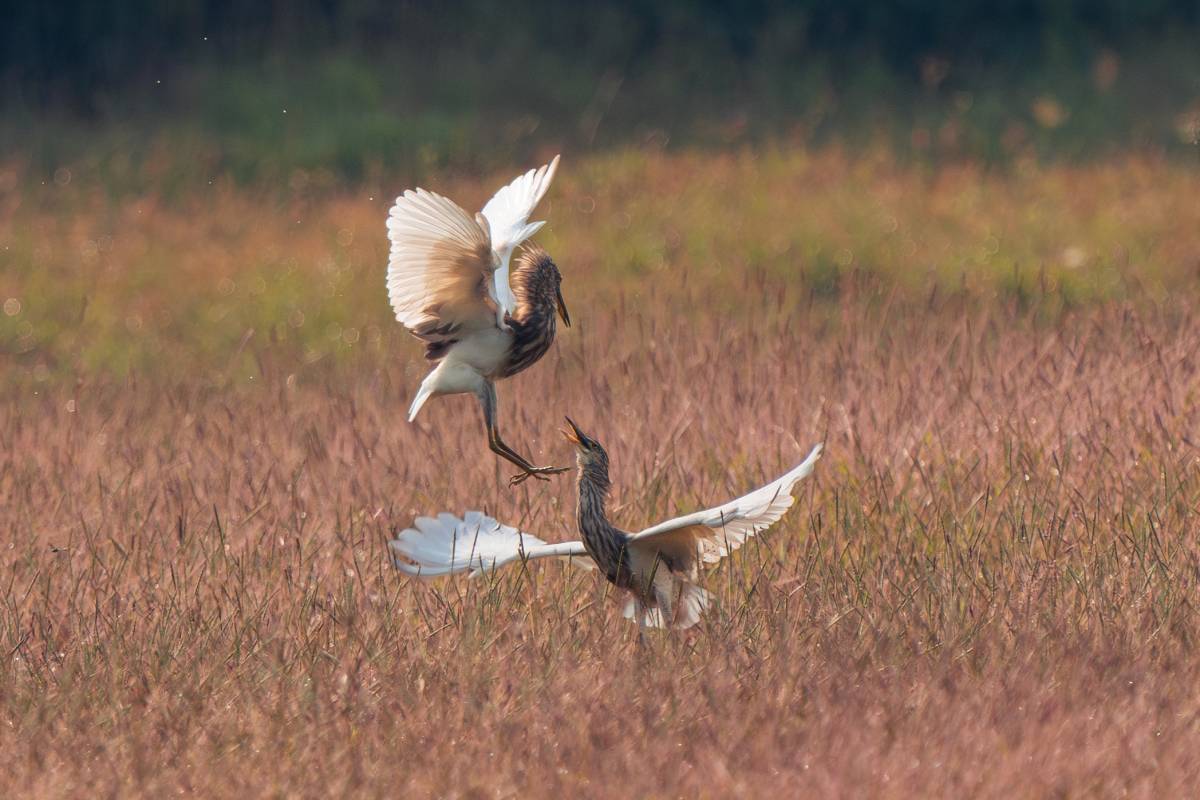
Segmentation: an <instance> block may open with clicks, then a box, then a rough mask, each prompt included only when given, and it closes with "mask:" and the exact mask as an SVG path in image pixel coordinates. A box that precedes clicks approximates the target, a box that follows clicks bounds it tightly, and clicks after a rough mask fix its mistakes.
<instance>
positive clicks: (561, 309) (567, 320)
mask: <svg viewBox="0 0 1200 800" xmlns="http://www.w3.org/2000/svg"><path fill="white" fill-rule="evenodd" d="M554 294H555V296H556V298H557V300H558V315H559V316H560V317H562V321H563V325H566V326H567V327H568V328H569V327H571V315H570V314H568V313H567V304H566V303H564V302H563V299H562V289H557V290H555V292H554Z"/></svg>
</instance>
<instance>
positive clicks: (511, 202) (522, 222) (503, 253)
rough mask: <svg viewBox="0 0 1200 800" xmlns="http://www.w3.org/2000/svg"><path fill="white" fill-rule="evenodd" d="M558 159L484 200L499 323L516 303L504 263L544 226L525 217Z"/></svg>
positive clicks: (546, 186) (541, 194) (542, 192)
mask: <svg viewBox="0 0 1200 800" xmlns="http://www.w3.org/2000/svg"><path fill="white" fill-rule="evenodd" d="M558 159H559V157H558V156H555V157H554V160H553V161H551V162H550V163H549V164H546V165H545V166H543V167H541V168H539V169H531V170H529V172H526V173H525V174H524V175H522V176H520V177H519V178H517V179H515V180H514V181H513V182H512V183H510V184H508V186H505V187H504V188H503V189H501V190H500V191H498V192H496V195H495V196H494V197H493V198H492V199H491V200H488V202H487V205H485V206H484V207H483V211H482V212H481V213H482V214H483V216H484V217H485V218H486V219H487V221H488V225H489V226H490V227H491V229H492V249H493V250H495V251H496V258H497V261H498V266H497V267H496V277H495V287H496V299H497V301H498V302H499V304H500V311H499V316H498V317H497V319H498V321H499V322H503V321H504V313H505V312H506V311H507V312H508V313H510V314H511V313H512V312H513V311H514V310H515V308H516V300H515V299H514V298H513V294H512V290H511V289H510V288H509V285H508V262H509V259H511V258H512V254H513V250H515V249H516V247H517V245H519V244H521V243H522V242H524V241H525V240H526V239H528V238H529V237H531V236H533V235H534V234H535V233H537V232H538V231H539V230H540V229H541V227H542V226H543V225H545V224H546V223H545V222H529V215H530V214H532V213H533V209H535V208H537V204H538V203H539V202H541V199H542V198H543V197H544V196H545V195H546V191H547V190H548V189H549V188H550V182H551V181H553V180H554V173H555V172H556V171H557V170H558Z"/></svg>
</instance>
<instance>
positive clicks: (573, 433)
mask: <svg viewBox="0 0 1200 800" xmlns="http://www.w3.org/2000/svg"><path fill="white" fill-rule="evenodd" d="M563 419H565V420H566V421H567V424H568V425H570V426H571V427H569V428H563V429H562V431H561V432H562V435H563V436H564V437H566V440H567V441H568V442H571V443H573V444H574V445H575V446H576V447H583V431H581V430H579V426H578V425H576V424H575V422H574V421H573V420H572V419H571V418H570V417H563Z"/></svg>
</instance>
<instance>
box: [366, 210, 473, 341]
mask: <svg viewBox="0 0 1200 800" xmlns="http://www.w3.org/2000/svg"><path fill="white" fill-rule="evenodd" d="M387 228H388V239H390V240H391V255H390V257H389V259H388V272H387V288H388V299H389V300H390V301H391V303H392V309H393V311H395V313H396V319H398V320H399V321H400V322H401V323H402V324H403V325H404V326H405V327H406V328H408V329H409V330H410V331H411V332H412V333H413V334H414V335H416V336H418V337H420V338H422V339H424V340H425V341H427V342H431V343H437V342H439V341H444V340H446V339H448V338H450V337H451V336H452V334H454V333H455V332H457V331H459V330H460V329H472V328H480V327H485V326H491V325H494V324H495V302H494V301H495V298H494V297H493V295H494V293H495V291H494V285H493V274H494V272H495V268H496V261H495V254H494V253H493V252H492V246H491V237H490V235H489V232H488V229H487V221H486V220H484V219H483V218H482V217H476V218H475V219H472V218H471V217H470V215H468V214H467V212H466V211H464V210H463V209H462V208H460V207H459V206H458V205H456V204H455V203H454V202H453V201H452V200H449V199H447V198H445V197H442V196H441V195H437V194H434V193H433V192H427V191H425V190H424V189H415V190H413V189H410V190H408V191H406V192H405V193H404V194H402V195H401V196H400V197H398V198H396V203H395V205H393V206H392V210H391V211H390V212H389V214H388V221H387Z"/></svg>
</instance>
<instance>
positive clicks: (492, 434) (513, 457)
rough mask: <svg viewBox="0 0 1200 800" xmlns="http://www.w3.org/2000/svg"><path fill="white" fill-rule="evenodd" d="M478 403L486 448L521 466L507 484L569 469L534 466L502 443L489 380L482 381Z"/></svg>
mask: <svg viewBox="0 0 1200 800" xmlns="http://www.w3.org/2000/svg"><path fill="white" fill-rule="evenodd" d="M479 403H480V405H482V406H483V422H484V425H485V427H486V428H487V436H488V448H489V449H490V450H491V451H492V452H493V453H495V454H496V455H498V456H500V457H501V458H503V459H504V460H506V461H510V462H512V463H513V464H516V465H517V466H518V467H520V468H521V472H519V473H517V474H516V475H514V476H512V478H510V479H509V481H508V485H509V486H517V485H518V484H521V483H524V482H525V481H526V480H528V479H529V478H531V477H533V478H537V479H538V480H543V481H547V480H550V479H549V478H548V477H546V476H547V475H557V474H558V473H560V472H566V471H567V470H568V469H570V468H569V467H536V466H534V465H533V464H532V463H530V462H529V460H528V459H526V458H524V457H523V456H521V455H520V454H519V453H517V452H516V451H515V450H513V449H512V448H511V447H509V446H508V445H507V444H505V443H504V440H503V439H501V438H500V431H499V430H498V429H497V428H496V403H497V401H496V387H495V386H494V385H493V384H492V382H491V381H485V382H484V391H483V392H482V393H481V394H480V395H479Z"/></svg>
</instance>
